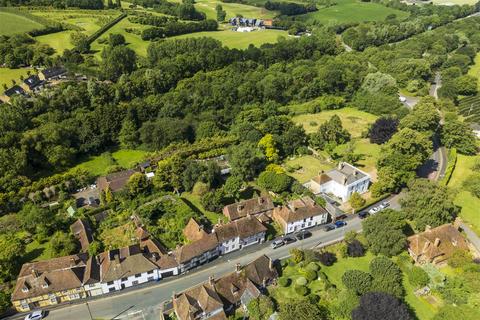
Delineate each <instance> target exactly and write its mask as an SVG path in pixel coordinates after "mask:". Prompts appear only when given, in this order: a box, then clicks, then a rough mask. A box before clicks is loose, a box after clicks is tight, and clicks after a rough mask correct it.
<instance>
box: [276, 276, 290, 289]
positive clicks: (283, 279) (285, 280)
mask: <svg viewBox="0 0 480 320" xmlns="http://www.w3.org/2000/svg"><path fill="white" fill-rule="evenodd" d="M290 283H291V280H290V278H288V277H281V278H279V279H278V285H279V286H280V287H284V288H286V287H288V286H289V285H290Z"/></svg>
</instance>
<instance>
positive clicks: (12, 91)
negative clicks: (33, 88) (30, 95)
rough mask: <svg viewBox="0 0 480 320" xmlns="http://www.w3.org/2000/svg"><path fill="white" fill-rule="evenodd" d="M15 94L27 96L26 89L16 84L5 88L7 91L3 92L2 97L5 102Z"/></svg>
mask: <svg viewBox="0 0 480 320" xmlns="http://www.w3.org/2000/svg"><path fill="white" fill-rule="evenodd" d="M14 95H22V96H26V95H27V93H26V92H25V90H23V88H22V87H20V86H17V85H15V86H13V87H11V88H8V89H7V90H5V91H4V92H3V95H2V96H1V97H0V99H1V100H2V101H3V102H9V101H10V99H11V98H12V97H13V96H14Z"/></svg>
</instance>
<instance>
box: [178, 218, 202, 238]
mask: <svg viewBox="0 0 480 320" xmlns="http://www.w3.org/2000/svg"><path fill="white" fill-rule="evenodd" d="M183 235H184V236H185V239H187V240H188V241H197V240H200V239H202V238H203V237H205V236H207V232H205V230H203V225H200V224H198V222H197V221H195V219H193V218H190V220H189V221H188V223H187V225H186V226H185V229H183Z"/></svg>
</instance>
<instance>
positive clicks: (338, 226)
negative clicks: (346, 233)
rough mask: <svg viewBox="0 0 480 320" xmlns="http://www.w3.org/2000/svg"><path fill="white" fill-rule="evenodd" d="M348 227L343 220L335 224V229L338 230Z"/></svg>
mask: <svg viewBox="0 0 480 320" xmlns="http://www.w3.org/2000/svg"><path fill="white" fill-rule="evenodd" d="M346 225H347V223H346V222H345V221H342V220H339V221H336V222H335V227H336V228H341V227H344V226H346Z"/></svg>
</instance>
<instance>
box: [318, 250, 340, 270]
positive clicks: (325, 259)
mask: <svg viewBox="0 0 480 320" xmlns="http://www.w3.org/2000/svg"><path fill="white" fill-rule="evenodd" d="M319 260H320V262H321V263H322V264H323V265H324V266H331V265H333V264H334V263H335V262H337V257H336V256H335V254H334V253H332V252H328V251H325V252H322V253H320V255H319Z"/></svg>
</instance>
